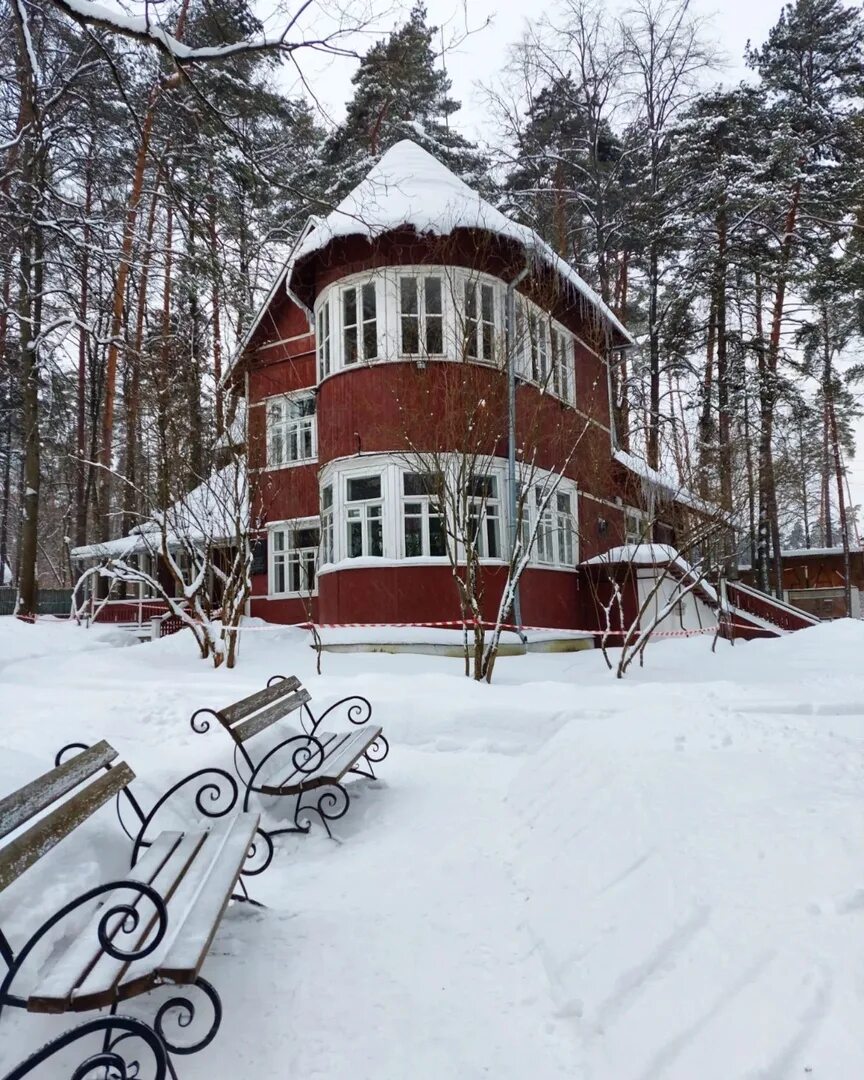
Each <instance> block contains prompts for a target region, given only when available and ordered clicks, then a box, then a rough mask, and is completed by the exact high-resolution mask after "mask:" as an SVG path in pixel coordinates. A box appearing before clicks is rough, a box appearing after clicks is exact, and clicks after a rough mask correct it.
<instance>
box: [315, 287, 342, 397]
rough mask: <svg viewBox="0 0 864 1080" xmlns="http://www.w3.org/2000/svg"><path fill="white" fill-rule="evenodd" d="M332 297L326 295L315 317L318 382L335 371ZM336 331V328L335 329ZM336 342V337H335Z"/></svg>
mask: <svg viewBox="0 0 864 1080" xmlns="http://www.w3.org/2000/svg"><path fill="white" fill-rule="evenodd" d="M331 300H332V296H330V295H328V296H327V297H326V298H325V299H324V300H323V301H322V302H321V306H320V307H319V308H318V311H317V313H316V315H315V355H316V357H317V359H318V381H319V382H321V381H322V380H323V379H326V378H327V376H328V375H330V374H331V373H332V372H333V371H334V370H335V365H334V363H333V340H334V339H333V330H334V326H333V308H334V306H335V305H334V304H333V303H331ZM336 329H337V330H338V328H336ZM336 340H337V341H338V340H339V338H338V336H337V337H336Z"/></svg>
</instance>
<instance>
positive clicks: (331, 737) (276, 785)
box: [259, 731, 346, 793]
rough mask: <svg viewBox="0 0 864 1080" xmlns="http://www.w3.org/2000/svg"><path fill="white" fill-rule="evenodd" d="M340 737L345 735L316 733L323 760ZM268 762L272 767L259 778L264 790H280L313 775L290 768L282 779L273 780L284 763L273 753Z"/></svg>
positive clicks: (325, 732) (313, 772)
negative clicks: (321, 748) (322, 751)
mask: <svg viewBox="0 0 864 1080" xmlns="http://www.w3.org/2000/svg"><path fill="white" fill-rule="evenodd" d="M301 734H302V732H299V731H298V732H297V735H301ZM340 737H341V738H345V737H346V736H345V735H342V736H339V735H336V734H334V733H333V732H332V731H319V732H318V734H317V735H316V736H315V738H316V739H317V740H318V742H319V743H320V744H321V746H322V747H323V749H324V755H325V760H326V755H327V754H328V753H329V752H330V751H331V750H332V749H333V747H334V746H335V745H336V740H337V739H339V738H340ZM270 764H271V766H272V767H271V768H269V769H267V770H266V772H265V773H264V774H262V776H261V777H260V778H259V779H260V783H261V786H262V788H264V789H265V790H267V789H271V788H272V792H273V793H275V792H277V791H279V790H281V789H282V788H284V787H286V786H287V785H290V784H297V785H298V786H299V785H300V784H301V783H302V782H303V781H304V780H308V779H311V777H313V776H314V775H315V771H309V772H304V771H303V770H302V769H292V770H291V772H289V773H287V774H285V775H284V777H283V779H282V780H276V781H274V777H276V776H279V775H280V774H281V773H283V770H284V769H285V765H284V764H281V765H280V762H279V755H278V754H274V756H273V759H272V761H271V763H270ZM322 764H323V763H322ZM316 771H317V770H316Z"/></svg>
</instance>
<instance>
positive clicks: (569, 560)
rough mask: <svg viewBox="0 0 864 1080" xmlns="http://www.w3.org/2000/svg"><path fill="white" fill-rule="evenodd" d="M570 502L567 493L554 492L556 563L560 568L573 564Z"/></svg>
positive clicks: (568, 493)
mask: <svg viewBox="0 0 864 1080" xmlns="http://www.w3.org/2000/svg"><path fill="white" fill-rule="evenodd" d="M572 501H573V500H572V498H571V496H570V492H569V491H556V492H555V500H554V502H555V539H556V541H557V545H558V551H557V555H558V562H559V564H560V565H561V566H573V565H574V564H575V559H574V557H573V555H574V545H573V531H574V530H573V524H574V522H573V509H572Z"/></svg>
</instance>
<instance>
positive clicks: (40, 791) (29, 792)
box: [0, 739, 117, 840]
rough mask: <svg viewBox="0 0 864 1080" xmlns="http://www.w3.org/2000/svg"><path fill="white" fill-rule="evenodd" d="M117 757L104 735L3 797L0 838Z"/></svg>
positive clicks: (0, 804) (0, 806)
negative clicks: (93, 743) (60, 763)
mask: <svg viewBox="0 0 864 1080" xmlns="http://www.w3.org/2000/svg"><path fill="white" fill-rule="evenodd" d="M116 757H117V751H116V750H115V749H114V747H113V746H111V745H110V744H109V743H107V742H105V740H104V739H103V740H102V742H98V743H96V745H95V746H91V747H90V748H89V749H88V750H84V751H82V752H81V753H80V754H76V755H75V757H74V758H70V759H69V760H68V761H64V762H63V764H62V765H58V766H57V767H56V768H55V769H51V770H50V771H49V772H46V773H43V774H42V776H39V777H37V778H36V779H35V780H31V782H30V783H29V784H25V785H24V787H22V788H19V790H18V791H13V792H12V794H11V795H7V796H6V798H5V799H0V840H2V839H3V837H4V836H8V835H9V833H11V832H13V831H14V830H15V829H17V828H18V827H19V826H20V825H23V824H24V823H25V822H26V821H29V820H30V819H31V818H34V817H36V815H37V814H38V813H40V812H41V811H42V810H44V809H45V808H46V807H47V806H50V805H51V803H53V802H56V801H57V800H58V799H60V798H62V797H63V796H64V795H66V794H68V792H70V791H71V790H72V789H73V788H75V787H77V786H78V785H79V784H80V783H82V782H83V781H84V780H87V779H88V778H89V777H91V776H92V775H93V774H94V773H96V772H98V771H99V770H100V769H101V768H103V767H104V766H105V765H107V764H108V763H109V762H111V761H113V760H114V759H115V758H116Z"/></svg>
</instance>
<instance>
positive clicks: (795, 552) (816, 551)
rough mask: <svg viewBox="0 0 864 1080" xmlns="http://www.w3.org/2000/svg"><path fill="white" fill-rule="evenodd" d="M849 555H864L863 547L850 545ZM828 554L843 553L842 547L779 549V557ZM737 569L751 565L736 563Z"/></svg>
mask: <svg viewBox="0 0 864 1080" xmlns="http://www.w3.org/2000/svg"><path fill="white" fill-rule="evenodd" d="M849 554H850V555H864V548H861V547H858V546H851V547H850V548H849ZM830 555H839V556H842V555H843V548H842V547H810V548H782V549H781V551H780V558H781V559H820V558H822V557H823V556H830ZM738 569H739V570H752V569H753V567H752V566H751V564H750V563H749V562H742V563H739V564H738Z"/></svg>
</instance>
